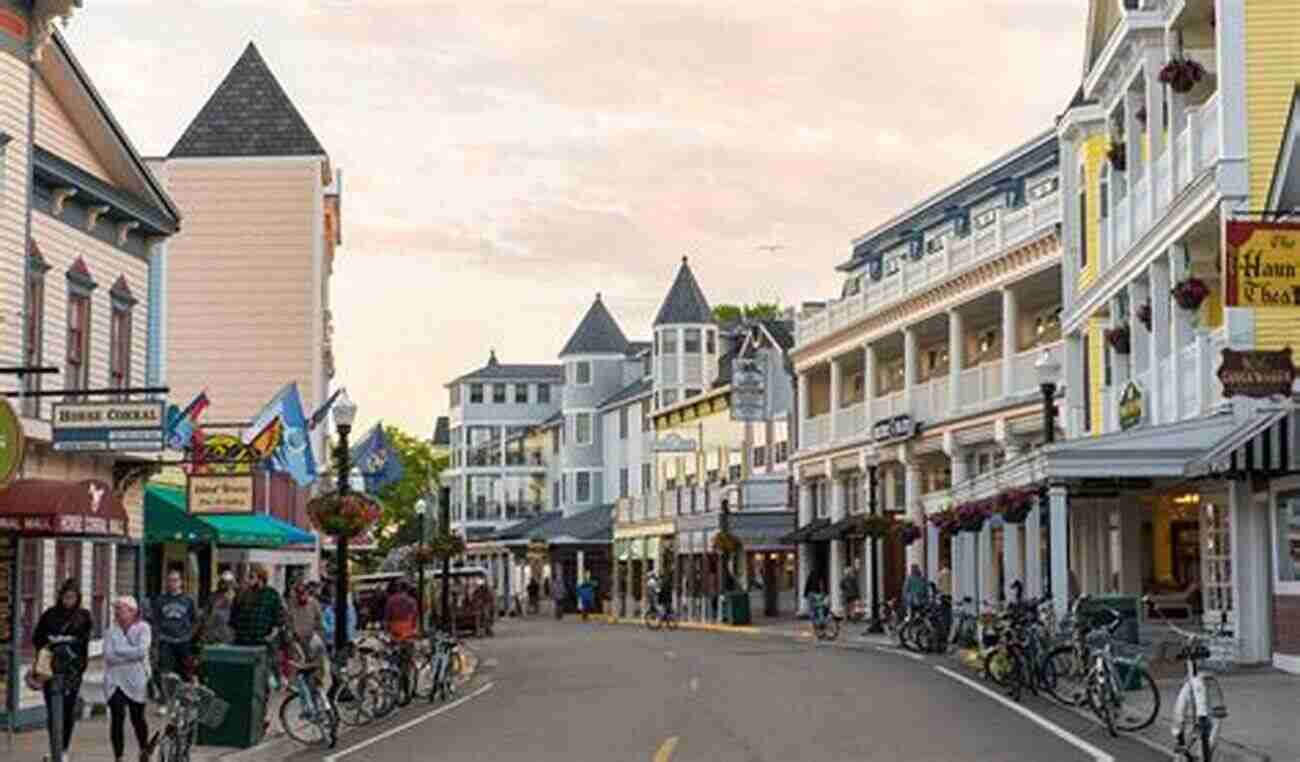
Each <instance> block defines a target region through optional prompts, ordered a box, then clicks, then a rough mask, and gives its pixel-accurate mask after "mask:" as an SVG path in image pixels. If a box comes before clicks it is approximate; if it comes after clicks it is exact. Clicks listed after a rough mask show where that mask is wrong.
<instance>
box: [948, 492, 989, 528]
mask: <svg viewBox="0 0 1300 762" xmlns="http://www.w3.org/2000/svg"><path fill="white" fill-rule="evenodd" d="M989 502H990V501H988V500H976V501H974V502H970V503H962V504H961V505H959V506H957V528H958V529H959V530H960V531H963V532H978V531H980V530H981V529H983V528H984V522H985V521H987V520H988V518H989V516H991V515H992V513H993V511H992V510H991V509H990V505H989Z"/></svg>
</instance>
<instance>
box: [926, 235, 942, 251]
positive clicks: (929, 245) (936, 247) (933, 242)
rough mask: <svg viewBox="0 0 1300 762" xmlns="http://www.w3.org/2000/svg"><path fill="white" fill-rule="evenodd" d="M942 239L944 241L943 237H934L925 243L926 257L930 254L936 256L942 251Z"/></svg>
mask: <svg viewBox="0 0 1300 762" xmlns="http://www.w3.org/2000/svg"><path fill="white" fill-rule="evenodd" d="M943 239H944V237H943V236H935V237H934V238H931V239H930V240H928V241H926V242H925V253H926V255H927V256H928V255H930V254H938V253H939V252H941V251H943Z"/></svg>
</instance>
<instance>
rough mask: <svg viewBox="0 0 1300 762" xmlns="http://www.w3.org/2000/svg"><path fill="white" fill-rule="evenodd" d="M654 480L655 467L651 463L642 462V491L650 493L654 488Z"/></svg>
mask: <svg viewBox="0 0 1300 762" xmlns="http://www.w3.org/2000/svg"><path fill="white" fill-rule="evenodd" d="M653 480H654V469H653V468H651V467H650V464H649V463H642V464H641V492H642V493H648V492H650V491H651V490H652V489H653V488H654V485H653Z"/></svg>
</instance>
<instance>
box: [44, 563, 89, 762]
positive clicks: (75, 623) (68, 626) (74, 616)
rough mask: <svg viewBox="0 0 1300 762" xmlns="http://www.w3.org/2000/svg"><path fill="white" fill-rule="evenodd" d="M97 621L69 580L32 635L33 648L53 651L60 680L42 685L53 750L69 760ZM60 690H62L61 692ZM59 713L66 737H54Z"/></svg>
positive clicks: (74, 582) (53, 667)
mask: <svg viewBox="0 0 1300 762" xmlns="http://www.w3.org/2000/svg"><path fill="white" fill-rule="evenodd" d="M93 628H94V620H93V619H91V616H90V612H89V611H87V610H86V609H85V608H83V607H82V605H81V584H80V583H79V582H77V580H76V579H69V580H66V581H65V582H64V583H63V585H62V587H60V588H59V600H58V602H57V603H55V604H54V605H53V606H51V607H50V608H48V609H46V610H45V611H44V612H42V613H41V617H40V619H38V620H37V621H36V630H35V632H33V633H32V645H33V646H34V647H35V648H36V650H37V651H40V650H41V649H43V648H48V649H50V652H51V657H52V658H51V660H50V662H51V663H50V667H51V670H52V672H53V673H54V675H56V677H52V678H50V679H48V680H46V681H45V682H44V684H43V685H42V686H41V692H42V693H43V694H44V696H45V711H46V714H47V717H49V721H47V723H46V728H47V729H48V731H49V733H50V734H51V737H50V747H51V749H53V748H54V747H55V746H57V745H58V744H60V743H61V744H62V745H63V752H64V756H63V758H64V760H65V762H66V760H67V751H68V745H69V744H70V743H71V742H72V729H73V726H74V725H76V723H77V698H78V697H79V695H80V694H81V678H82V676H83V675H85V674H86V663H87V662H88V660H89V658H90V632H91V630H92V629H93ZM60 687H61V689H62V690H60ZM56 713H57V714H58V715H59V716H58V720H59V721H60V722H59V726H60V727H61V729H62V736H63V737H62V738H56V737H54V735H53V734H54V732H55V727H56V725H55V722H54V720H55V714H56Z"/></svg>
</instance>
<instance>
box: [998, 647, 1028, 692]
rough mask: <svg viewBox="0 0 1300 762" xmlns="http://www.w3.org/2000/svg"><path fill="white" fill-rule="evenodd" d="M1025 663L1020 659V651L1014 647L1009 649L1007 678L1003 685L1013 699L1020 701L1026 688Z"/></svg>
mask: <svg viewBox="0 0 1300 762" xmlns="http://www.w3.org/2000/svg"><path fill="white" fill-rule="evenodd" d="M1024 679H1025V665H1024V664H1023V663H1022V661H1021V659H1020V652H1019V651H1017V650H1016V649H1014V648H1008V649H1007V679H1006V682H1005V683H1004V684H1003V687H1004V688H1006V690H1007V696H1008V697H1009V698H1010V699H1011V700H1012V701H1020V696H1021V694H1022V692H1023V689H1024Z"/></svg>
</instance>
